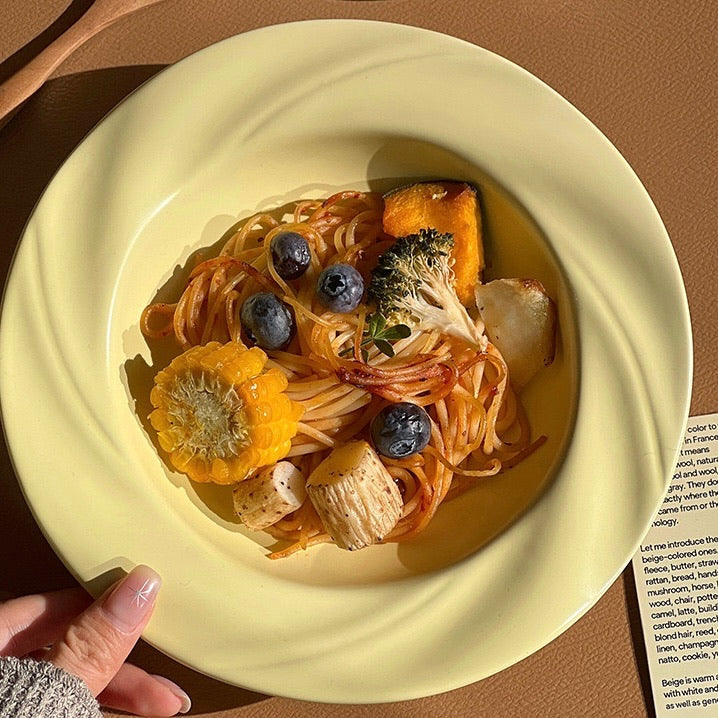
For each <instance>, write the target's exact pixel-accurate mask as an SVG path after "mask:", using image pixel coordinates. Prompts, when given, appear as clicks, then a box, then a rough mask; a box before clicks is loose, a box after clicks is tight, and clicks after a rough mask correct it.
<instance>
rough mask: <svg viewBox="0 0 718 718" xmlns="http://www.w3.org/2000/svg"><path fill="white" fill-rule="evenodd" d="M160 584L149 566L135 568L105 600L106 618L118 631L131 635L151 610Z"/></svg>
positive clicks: (160, 581)
mask: <svg viewBox="0 0 718 718" xmlns="http://www.w3.org/2000/svg"><path fill="white" fill-rule="evenodd" d="M161 583H162V579H161V578H160V577H159V575H158V574H157V573H155V572H154V571H153V570H152V569H151V568H149V566H135V568H133V569H132V571H130V573H128V574H127V576H125V578H123V579H122V581H121V582H120V583H119V584H118V585H117V586H116V587H115V588H114V589H113V591H112V592H111V593H110V594H109V596H108V597H107V598H106V599H105V602H104V604H103V608H104V610H105V613H106V614H107V617H108V618H109V619H110V621H111V622H112V623H113V624H114V625H115V627H116V628H118V629H119V630H120V631H123V632H125V633H132V632H133V631H134V630H136V629H137V627H138V626H139V625H140V624H141V623H142V621H143V620H144V619H145V618H146V616H147V615H148V614H149V613H150V611H151V610H152V607H153V605H154V602H155V599H156V598H157V592H158V591H159V588H160V584H161Z"/></svg>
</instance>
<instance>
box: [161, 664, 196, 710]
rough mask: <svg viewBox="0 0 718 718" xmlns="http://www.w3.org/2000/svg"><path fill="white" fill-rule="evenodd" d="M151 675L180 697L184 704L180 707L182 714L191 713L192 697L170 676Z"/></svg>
mask: <svg viewBox="0 0 718 718" xmlns="http://www.w3.org/2000/svg"><path fill="white" fill-rule="evenodd" d="M151 675H152V677H153V678H154V679H155V680H156V681H159V682H160V683H161V684H162V685H163V686H166V687H167V688H168V689H169V691H170V692H171V693H172V695H173V696H175V697H176V698H179V699H180V701H182V706H181V707H180V709H179V712H180V713H182V714H185V713H189V709H190V708H191V707H192V701H191V700H190V697H189V696H188V695H187V694H186V693H185V692H184V691H183V690H182V689H181V688H180V687H179V686H178V685H177V684H176V683H173V682H172V681H171V680H170V679H169V678H165V677H164V676H157V675H155V674H154V673H153V674H151Z"/></svg>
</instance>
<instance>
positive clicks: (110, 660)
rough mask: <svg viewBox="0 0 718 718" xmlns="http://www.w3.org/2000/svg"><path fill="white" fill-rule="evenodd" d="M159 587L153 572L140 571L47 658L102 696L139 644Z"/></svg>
mask: <svg viewBox="0 0 718 718" xmlns="http://www.w3.org/2000/svg"><path fill="white" fill-rule="evenodd" d="M160 583H161V579H160V577H159V576H158V575H157V574H156V573H155V572H154V571H153V570H152V569H151V568H149V567H147V566H137V567H135V568H134V569H132V571H130V573H129V574H128V575H127V576H125V578H123V579H122V580H121V581H119V582H118V583H116V584H115V585H114V586H113V587H112V588H111V589H109V590H108V591H107V592H106V593H105V594H104V595H103V596H101V597H100V598H99V599H97V601H95V602H94V603H93V604H92V605H91V606H90V607H89V608H88V609H87V610H86V611H84V612H83V613H81V614H80V615H79V616H78V617H77V618H76V619H75V620H74V621H73V622H72V623H71V624H70V625H69V626H68V628H67V631H66V632H65V635H64V637H63V638H62V639H60V640H59V641H57V642H56V643H55V644H54V645H53V646H52V648H51V649H50V650H49V652H48V653H47V654H46V655H45V656H44V659H45V660H47V661H50V662H51V663H54V664H55V665H56V666H57V667H58V668H62V669H64V670H66V671H68V672H69V673H73V674H74V675H76V676H79V677H80V678H82V680H84V681H85V683H86V684H87V685H88V686H89V688H90V690H91V691H92V695H94V696H97V695H98V694H99V693H100V692H101V691H102V690H103V689H104V688H105V686H106V685H107V684H108V683H109V682H110V681H111V680H112V678H114V676H115V674H116V673H117V671H119V670H120V667H121V666H122V664H123V663H124V662H125V659H126V658H127V656H128V654H129V653H130V651H131V650H132V648H133V647H134V645H135V643H136V642H137V640H138V639H139V637H140V634H141V633H142V630H143V629H144V627H145V625H146V624H147V622H148V621H149V619H150V615H151V614H152V609H153V607H154V602H155V599H156V598H157V592H158V591H159V588H160Z"/></svg>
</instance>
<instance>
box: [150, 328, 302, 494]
mask: <svg viewBox="0 0 718 718" xmlns="http://www.w3.org/2000/svg"><path fill="white" fill-rule="evenodd" d="M266 362H267V355H266V354H265V353H264V352H263V351H262V350H261V349H259V348H258V347H252V348H251V349H247V347H245V346H244V345H243V344H241V343H239V342H228V343H227V344H220V343H219V342H210V343H209V344H206V345H205V346H197V347H192V348H191V349H188V350H187V351H186V352H184V353H183V354H181V355H180V356H178V357H177V358H175V359H174V360H173V361H172V363H171V364H170V365H169V366H168V367H167V368H166V369H163V370H162V371H160V372H159V373H158V374H157V376H156V377H155V385H154V387H153V389H152V392H151V393H150V401H151V402H152V405H153V406H154V407H155V408H154V411H152V413H151V414H150V416H149V419H150V423H151V424H152V426H153V428H154V429H155V430H156V431H157V432H158V436H157V438H158V441H159V444H160V446H161V447H162V448H163V449H164V451H166V452H167V453H168V454H169V458H170V462H171V463H172V465H173V466H174V467H175V468H176V469H178V470H180V471H182V472H184V473H186V474H187V475H188V476H189V477H190V479H192V480H193V481H198V482H214V483H217V484H233V483H236V482H238V481H242V480H243V479H244V478H246V477H247V475H248V474H249V473H250V472H251V471H253V470H254V469H256V468H258V467H260V466H266V465H268V464H273V463H275V462H276V461H278V460H279V459H282V458H284V457H285V456H286V455H287V452H288V451H289V447H290V443H291V440H292V437H293V436H294V435H295V434H296V433H297V422H298V421H299V418H300V417H301V414H302V412H303V410H302V408H301V406H300V405H299V404H296V403H295V402H293V401H291V400H290V399H289V397H288V396H287V395H286V394H284V390H285V389H286V387H287V379H286V377H285V376H284V374H282V372H280V371H279V370H278V369H270V370H269V371H264V366H265V364H266Z"/></svg>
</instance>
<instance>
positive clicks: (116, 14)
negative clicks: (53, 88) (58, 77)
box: [0, 0, 163, 118]
mask: <svg viewBox="0 0 718 718" xmlns="http://www.w3.org/2000/svg"><path fill="white" fill-rule="evenodd" d="M160 2H163V0H95V2H94V3H93V4H92V5H91V6H90V7H89V8H88V9H87V12H86V13H85V14H84V15H83V16H82V17H81V18H80V19H79V20H78V21H77V22H76V23H75V24H74V25H72V27H70V28H69V29H68V30H66V31H65V32H64V33H63V34H62V35H60V37H58V38H57V39H56V40H55V41H54V42H52V43H51V44H50V45H48V46H47V47H46V48H45V49H44V50H43V51H42V52H41V53H40V54H39V55H37V56H36V57H35V58H33V59H32V60H31V61H30V62H29V63H28V64H27V65H25V67H23V68H22V69H21V70H18V71H17V72H16V73H15V74H14V75H13V76H12V77H10V78H9V79H8V80H6V81H5V82H4V83H3V84H2V85H0V118H2V117H6V116H7V115H8V114H9V113H10V112H12V111H13V110H15V109H16V108H17V107H18V106H19V105H21V104H22V103H23V102H24V101H25V100H26V99H27V98H28V97H30V95H32V94H33V93H34V92H35V91H36V90H38V89H39V88H40V87H42V85H43V83H44V82H45V80H47V78H48V77H50V75H51V74H52V73H53V72H54V70H55V69H56V68H57V67H58V65H60V63H61V62H62V61H63V60H65V59H66V58H67V57H68V56H69V55H70V54H71V53H72V52H74V51H75V50H76V49H77V48H78V47H80V45H82V44H83V43H84V42H87V40H89V39H90V38H91V37H93V36H94V35H96V34H97V33H98V32H100V31H101V30H104V29H105V28H106V27H109V26H110V25H112V24H113V23H115V22H116V21H117V20H119V19H120V18H122V17H125V16H126V15H130V14H131V13H133V12H136V11H137V10H142V9H143V8H146V7H150V6H151V5H157V4H158V3H160Z"/></svg>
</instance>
